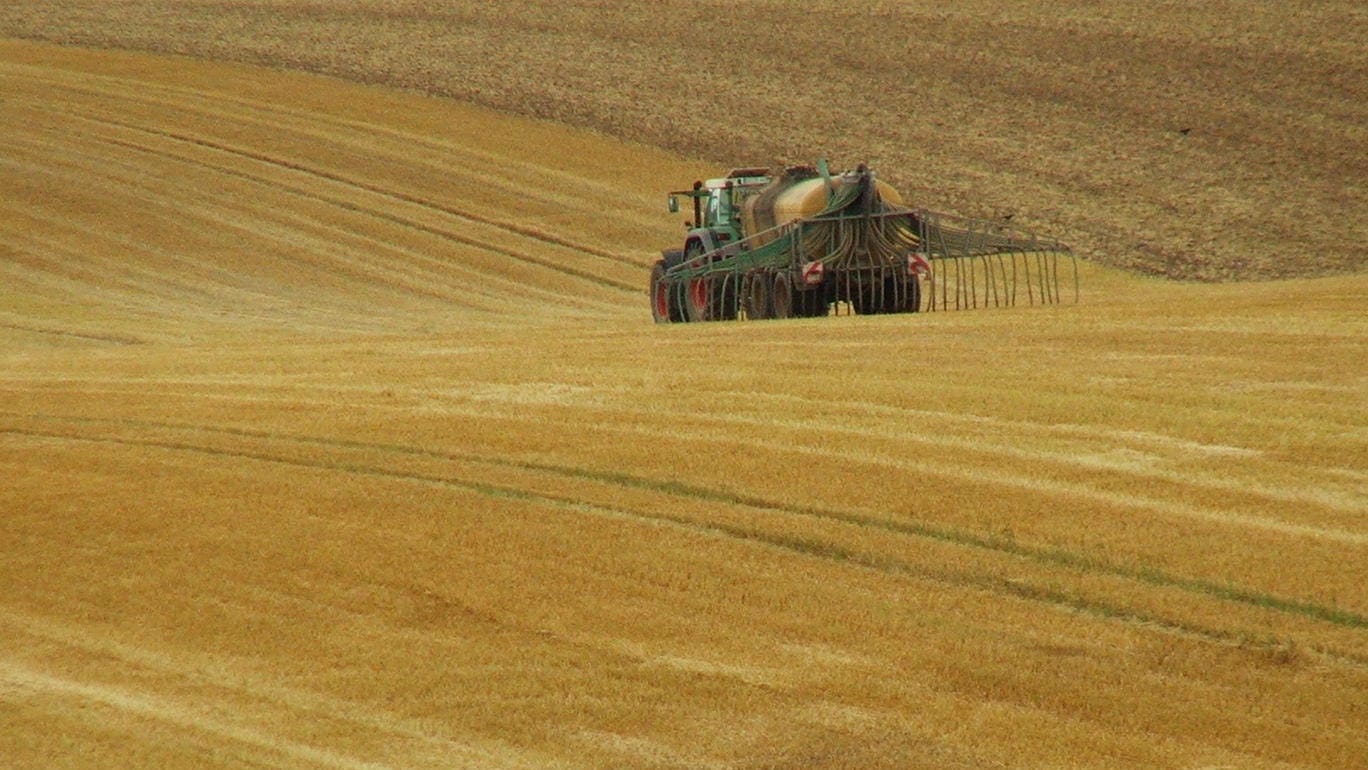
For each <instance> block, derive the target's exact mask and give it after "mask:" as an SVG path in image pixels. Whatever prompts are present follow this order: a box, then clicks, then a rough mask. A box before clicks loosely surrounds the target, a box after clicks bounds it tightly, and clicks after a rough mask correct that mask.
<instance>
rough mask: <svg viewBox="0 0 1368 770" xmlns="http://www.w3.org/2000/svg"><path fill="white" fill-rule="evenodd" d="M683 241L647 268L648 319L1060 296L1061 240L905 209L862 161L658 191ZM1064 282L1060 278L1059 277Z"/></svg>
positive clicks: (745, 172)
mask: <svg viewBox="0 0 1368 770" xmlns="http://www.w3.org/2000/svg"><path fill="white" fill-rule="evenodd" d="M681 199H683V200H689V201H690V202H691V203H692V209H693V219H692V220H691V221H689V222H687V223H686V227H687V228H688V232H687V235H686V236H685V239H684V246H683V248H680V249H669V250H666V251H663V252H662V254H661V259H660V260H659V261H658V262H657V263H656V264H655V266H654V268H653V269H652V271H651V282H650V290H649V291H650V302H651V314H652V315H653V316H654V317H655V320H656V322H657V323H669V322H678V321H719V320H732V319H737V318H749V319H762V318H800V317H815V316H824V315H828V314H830V313H831V312H832V311H833V309H834V310H835V311H836V312H841V311H842V310H845V311H847V312H854V313H858V314H861V315H865V314H874V313H915V312H917V311H919V310H951V309H963V308H972V307H1002V306H1012V305H1016V304H1020V303H1023V302H1024V303H1025V304H1052V303H1057V302H1060V301H1061V293H1060V276H1059V268H1060V262H1061V261H1065V262H1067V264H1068V266H1069V267H1071V268H1072V282H1073V291H1072V295H1073V299H1074V300H1077V297H1078V269H1077V264H1076V263H1075V262H1074V258H1073V253H1072V252H1071V251H1070V250H1069V247H1067V246H1065V245H1064V244H1062V243H1059V242H1058V241H1053V240H1048V239H1041V238H1037V237H1035V236H1033V235H1029V234H1025V233H1021V232H1016V231H1013V230H1010V229H1008V228H1007V227H1006V224H1005V222H1002V221H990V220H975V219H964V218H959V217H952V216H949V215H946V214H938V213H935V212H932V211H928V210H926V209H914V208H910V207H908V206H906V205H904V203H903V199H902V196H901V195H899V194H898V191H897V190H895V189H894V188H893V187H892V186H891V185H888V184H887V183H885V182H882V181H880V180H878V179H876V178H875V175H874V172H873V171H872V170H870V169H869V168H868V167H866V166H865V165H863V164H862V165H860V166H859V167H857V168H856V169H855V170H853V171H847V172H844V173H839V174H834V173H832V172H831V171H830V170H829V169H828V167H827V164H826V162H825V161H819V162H818V163H817V165H815V166H794V167H790V168H786V169H783V170H782V171H779V172H777V173H771V172H770V171H769V170H768V169H761V168H743V169H736V170H733V171H731V172H729V173H728V174H727V175H726V176H725V177H722V178H720V179H709V180H707V181H699V182H695V183H694V185H693V189H691V190H683V191H675V192H671V193H669V198H668V202H669V210H670V211H671V212H672V213H676V212H678V211H679V208H680V201H681ZM1066 277H1067V276H1066Z"/></svg>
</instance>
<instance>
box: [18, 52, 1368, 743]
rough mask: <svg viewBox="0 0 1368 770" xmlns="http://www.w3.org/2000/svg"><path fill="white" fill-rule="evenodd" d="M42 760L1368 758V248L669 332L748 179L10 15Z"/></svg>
mask: <svg viewBox="0 0 1368 770" xmlns="http://www.w3.org/2000/svg"><path fill="white" fill-rule="evenodd" d="M0 93H2V94H3V95H4V101H3V107H2V108H0V478H3V479H4V483H3V484H0V725H2V726H3V728H2V729H0V757H4V761H5V763H6V764H7V765H8V766H17V767H23V768H30V767H31V768H45V769H46V768H54V767H168V768H177V767H184V768H204V767H287V768H452V767H469V768H489V767H509V768H600V767H601V768H608V767H647V768H697V767H712V768H879V767H886V768H928V769H929V768H937V769H938V770H939V769H943V768H983V767H1013V768H1016V767H1020V768H1057V767H1069V768H1118V769H1119V768H1127V769H1129V768H1135V767H1160V768H1194V767H1240V768H1267V769H1269V770H1273V769H1275V768H1276V769H1277V770H1286V768H1327V769H1329V768H1335V769H1336V770H1339V769H1342V768H1346V767H1352V766H1354V765H1355V763H1356V762H1358V761H1359V760H1360V759H1361V758H1362V757H1364V756H1366V755H1368V729H1365V727H1366V726H1368V714H1365V711H1364V704H1365V703H1368V590H1366V589H1365V586H1368V523H1366V521H1365V512H1368V418H1366V417H1365V415H1368V314H1365V313H1364V299H1363V298H1364V297H1365V295H1368V277H1365V276H1349V277H1339V278H1327V279H1317V280H1297V281H1278V282H1268V283H1261V284H1255V285H1245V286H1234V285H1230V286H1192V285H1177V284H1173V283H1170V282H1161V281H1154V280H1146V279H1141V278H1137V277H1134V276H1129V275H1123V274H1119V273H1117V272H1114V271H1109V270H1103V269H1099V268H1097V267H1095V266H1090V265H1085V266H1084V274H1083V284H1084V300H1083V302H1082V303H1081V304H1078V305H1064V306H1059V307H1051V308H1034V309H1017V310H1012V311H1008V310H1003V311H988V310H984V311H973V312H962V313H953V312H952V313H927V314H919V315H916V316H883V317H849V316H844V317H837V318H828V319H811V320H803V321H792V322H764V323H761V322H756V323H731V324H689V325H672V326H660V327H657V326H654V325H652V324H651V323H650V322H649V313H648V312H647V310H646V305H645V297H644V278H645V273H646V269H645V265H646V263H647V261H648V260H649V259H650V254H651V251H652V250H653V249H655V248H658V247H659V246H660V245H662V244H665V243H669V242H670V241H671V240H672V239H674V238H677V237H678V234H679V230H678V228H679V225H678V222H677V220H676V219H675V218H673V217H671V216H668V215H666V214H664V213H663V212H661V213H659V214H656V213H653V211H658V210H659V207H661V204H662V203H663V201H662V200H661V197H660V194H659V193H660V189H661V188H662V187H666V186H674V185H676V184H679V183H680V182H681V181H685V182H687V180H690V179H692V178H695V177H696V176H697V175H699V174H702V173H708V172H710V171H714V170H715V169H709V168H706V167H704V168H700V167H697V166H696V165H694V164H691V163H687V162H684V161H681V160H679V159H678V158H676V157H672V156H669V155H665V154H663V153H661V152H659V151H656V150H650V149H647V148H643V147H640V146H630V145H623V144H620V143H616V142H613V141H611V140H608V139H606V138H603V137H601V136H593V135H588V134H583V133H577V132H575V131H572V130H568V129H565V128H563V127H559V126H556V125H552V124H548V123H537V122H530V121H525V120H519V119H514V118H510V117H506V116H500V115H496V114H492V113H487V112H483V111H481V110H478V109H472V108H468V107H464V106H461V105H458V104H454V103H452V102H449V101H445V100H439V99H432V98H427V97H421V96H415V95H412V94H402V93H397V92H394V91H389V90H385V89H381V88H375V87H363V86H358V85H353V84H347V83H343V82H339V81H335V80H330V79H326V78H320V77H315V76H308V75H302V74H283V73H280V72H275V71H271V70H267V69H261V68H253V67H244V66H235V65H224V64H213V63H204V62H196V61H191V60H186V59H178V58H175V59H173V58H167V57H162V56H151V55H142V54H123V53H119V54H115V53H97V52H90V51H82V50H78V49H68V48H58V47H52V46H42V45H34V44H27V43H3V44H0Z"/></svg>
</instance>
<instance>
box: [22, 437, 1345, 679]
mask: <svg viewBox="0 0 1368 770" xmlns="http://www.w3.org/2000/svg"><path fill="white" fill-rule="evenodd" d="M0 434H11V435H20V436H27V437H33V438H45V439H57V440H65V441H76V442H86V443H97V444H99V443H104V444H114V445H120V446H129V447H138V448H152V449H164V450H170V451H176V452H192V453H198V454H205V455H211V456H218V457H232V458H238V459H245V460H251V461H257V462H266V463H274V464H280V465H287V466H291V467H298V468H308V469H311V470H325V471H336V472H342V473H349V474H353V475H358V476H371V477H376V478H385V479H393V480H400V481H412V482H417V483H423V484H431V485H435V486H441V487H448V488H453V489H459V490H462V491H467V492H472V493H475V494H479V495H481V496H484V497H489V498H492V499H502V500H513V501H517V502H524V503H531V504H534V505H543V506H546V507H548V508H555V509H561V510H567V511H571V512H574V513H581V514H587V515H593V516H599V517H604V518H609V519H613V520H616V521H627V522H631V523H634V524H646V525H649V526H664V527H669V528H672V529H677V530H680V531H685V532H690V533H693V534H703V535H708V536H713V537H721V538H728V539H733V540H738V541H743V542H750V543H754V544H756V545H758V546H761V547H768V548H776V549H779V550H782V551H787V552H790V553H795V554H798V555H801V556H806V557H810V558H816V559H821V560H826V561H832V562H835V563H839V564H843V565H846V566H850V567H854V568H857V569H867V570H871V571H875V572H879V573H882V574H887V575H892V576H896V577H902V578H906V579H911V580H919V581H925V582H929V583H934V584H938V585H944V586H948V587H951V588H955V589H960V590H975V591H983V592H986V593H990V594H994V595H999V596H1008V597H1012V598H1016V599H1019V600H1022V601H1027V602H1032V603H1038V604H1044V605H1047V606H1050V607H1053V608H1056V609H1061V610H1066V611H1071V612H1079V613H1082V614H1086V615H1089V616H1091V617H1096V618H1099V619H1103V620H1109V621H1117V622H1122V623H1124V624H1127V625H1130V626H1134V627H1141V628H1151V629H1156V630H1159V631H1161V632H1164V633H1176V634H1180V635H1183V636H1187V637H1191V638H1200V639H1203V640H1205V641H1208V642H1212V643H1216V644H1221V645H1226V646H1245V647H1251V646H1252V647H1256V648H1262V649H1270V650H1271V649H1280V648H1283V647H1285V646H1286V644H1285V642H1284V641H1283V640H1279V639H1273V640H1267V641H1262V642H1260V641H1251V640H1252V639H1256V638H1257V637H1256V635H1253V634H1248V633H1242V632H1236V631H1226V630H1222V629H1214V628H1206V627H1203V626H1199V625H1196V624H1192V623H1186V622H1184V621H1181V620H1173V619H1170V618H1163V617H1160V616H1158V615H1154V614H1152V613H1148V612H1144V611H1138V610H1132V609H1128V608H1125V607H1118V606H1116V605H1112V604H1108V603H1105V602H1101V601H1098V600H1095V599H1089V598H1086V597H1082V596H1077V595H1070V594H1068V593H1066V592H1064V591H1062V590H1060V589H1056V588H1043V587H1040V586H1035V585H1030V584H1027V583H1025V582H1023V581H1019V580H1008V579H1001V578H993V577H988V576H984V575H979V574H975V573H972V572H964V571H939V572H935V571H929V570H925V569H918V568H914V567H912V566H910V565H907V564H904V563H900V562H897V561H894V560H890V559H883V558H876V557H871V556H868V555H866V554H862V553H859V552H857V551H855V550H853V549H849V548H846V547H843V546H839V545H835V544H832V543H828V542H824V541H820V540H812V539H808V538H801V537H795V536H791V535H784V534H775V533H770V532H764V531H761V530H758V529H753V528H746V527H740V526H736V525H732V524H726V523H722V522H702V521H698V520H695V519H690V518H688V517H683V516H671V515H668V514H647V513H642V512H640V511H636V510H634V509H631V508H625V507H621V506H610V505H603V504H600V503H592V502H586V501H584V500H579V499H577V498H574V497H568V496H564V495H551V494H546V493H542V492H536V491H534V490H529V489H525V488H522V487H516V486H510V485H506V484H494V483H489V482H482V481H471V480H468V479H458V478H451V477H444V476H433V475H430V474H421V473H411V472H406V471H396V470H392V469H386V468H377V467H374V466H366V465H357V464H353V463H319V462H310V461H305V460H300V459H296V458H286V457H279V456H276V455H271V454H268V453H262V452H248V451H236V450H225V449H219V448H213V447H204V446H200V445H196V444H186V443H181V442H163V441H141V440H134V439H120V438H112V437H88V436H73V435H70V434H59V433H43V432H39V431H26V430H21V429H13V428H9V429H0ZM778 510H781V511H782V510H783V509H778ZM804 515H806V514H804ZM1325 619H1327V620H1330V622H1334V623H1337V624H1340V625H1343V624H1344V623H1343V622H1342V619H1336V618H1335V616H1334V615H1332V616H1331V618H1325ZM1349 622H1350V623H1351V624H1352V625H1355V626H1358V627H1364V626H1368V618H1363V617H1359V616H1351V618H1350V620H1349ZM1309 649H1310V650H1311V651H1312V652H1314V653H1315V654H1316V655H1317V656H1318V657H1319V658H1321V659H1323V660H1325V661H1327V662H1333V663H1337V664H1339V665H1344V666H1350V667H1354V668H1360V669H1364V670H1368V656H1359V655H1356V654H1354V653H1348V652H1344V651H1341V650H1334V649H1330V648H1326V647H1324V646H1321V645H1310V646H1309Z"/></svg>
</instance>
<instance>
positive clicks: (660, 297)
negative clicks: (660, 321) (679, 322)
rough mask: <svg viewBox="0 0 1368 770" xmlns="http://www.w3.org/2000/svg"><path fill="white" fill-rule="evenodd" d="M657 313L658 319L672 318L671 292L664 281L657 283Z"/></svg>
mask: <svg viewBox="0 0 1368 770" xmlns="http://www.w3.org/2000/svg"><path fill="white" fill-rule="evenodd" d="M655 311H656V318H669V317H670V291H669V287H668V286H666V285H665V282H664V281H657V282H656V285H655Z"/></svg>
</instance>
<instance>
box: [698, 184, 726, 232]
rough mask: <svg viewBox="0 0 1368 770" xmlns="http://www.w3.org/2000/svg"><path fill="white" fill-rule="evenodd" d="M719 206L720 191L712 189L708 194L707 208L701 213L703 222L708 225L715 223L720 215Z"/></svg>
mask: <svg viewBox="0 0 1368 770" xmlns="http://www.w3.org/2000/svg"><path fill="white" fill-rule="evenodd" d="M721 206H722V191H721V190H713V191H712V192H711V193H710V194H709V195H708V210H707V213H706V214H704V215H703V220H704V224H706V225H707V226H708V227H712V226H714V225H716V224H717V222H718V220H719V218H720V217H721V215H722V211H721Z"/></svg>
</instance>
